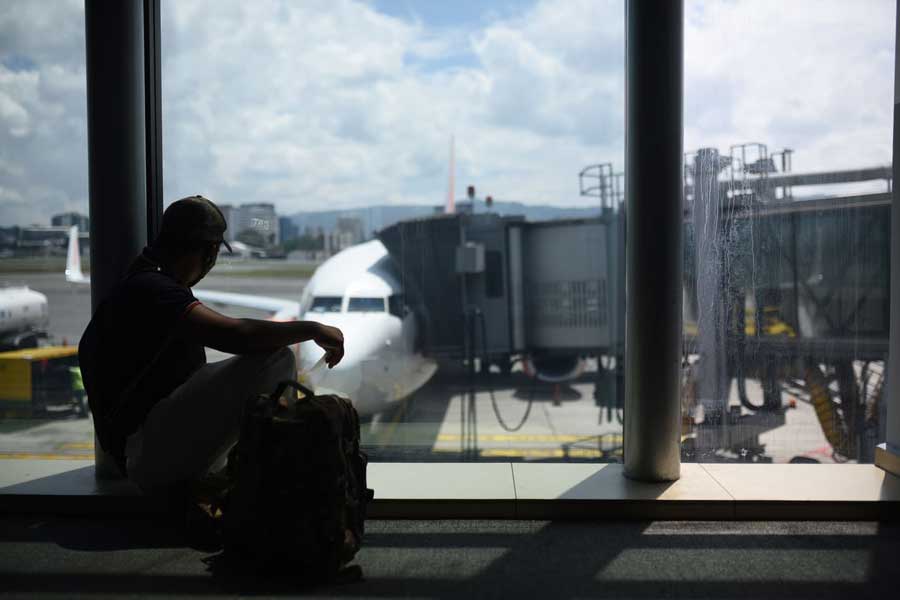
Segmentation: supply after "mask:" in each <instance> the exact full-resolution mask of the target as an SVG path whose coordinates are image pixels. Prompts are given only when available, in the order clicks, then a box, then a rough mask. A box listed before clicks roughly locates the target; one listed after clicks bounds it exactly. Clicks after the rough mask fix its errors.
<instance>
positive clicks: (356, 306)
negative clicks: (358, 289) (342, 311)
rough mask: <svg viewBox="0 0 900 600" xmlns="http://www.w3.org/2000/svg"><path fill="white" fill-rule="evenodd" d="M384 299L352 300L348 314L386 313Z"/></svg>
mask: <svg viewBox="0 0 900 600" xmlns="http://www.w3.org/2000/svg"><path fill="white" fill-rule="evenodd" d="M384 311H385V309H384V298H350V304H349V305H348V306H347V312H384Z"/></svg>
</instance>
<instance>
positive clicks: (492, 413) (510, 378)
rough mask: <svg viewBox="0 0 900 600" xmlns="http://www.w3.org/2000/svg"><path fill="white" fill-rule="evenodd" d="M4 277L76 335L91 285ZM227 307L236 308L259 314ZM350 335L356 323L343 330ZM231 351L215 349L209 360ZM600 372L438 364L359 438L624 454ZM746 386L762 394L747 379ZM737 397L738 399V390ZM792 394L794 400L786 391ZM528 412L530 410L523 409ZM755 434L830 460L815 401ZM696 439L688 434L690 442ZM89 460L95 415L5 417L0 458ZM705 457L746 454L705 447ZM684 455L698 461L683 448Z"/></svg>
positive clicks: (487, 450) (405, 454)
mask: <svg viewBox="0 0 900 600" xmlns="http://www.w3.org/2000/svg"><path fill="white" fill-rule="evenodd" d="M2 282H3V283H9V284H23V283H24V284H26V285H28V286H29V287H31V288H32V289H35V290H37V291H40V292H42V293H44V294H46V295H47V298H48V302H49V305H50V327H49V330H50V333H51V335H52V336H53V338H54V339H55V341H56V342H62V341H66V342H67V343H70V344H76V343H77V342H78V339H79V337H80V334H81V332H82V331H83V329H84V327H85V326H86V325H87V322H88V320H89V315H90V293H89V286H81V287H75V286H72V285H71V284H68V283H66V282H65V280H64V279H63V276H62V274H61V273H60V274H55V273H36V274H22V273H17V274H15V275H13V276H10V277H3V278H2ZM304 284H305V281H304V280H298V279H294V278H285V277H271V278H270V277H246V276H241V277H229V276H227V275H221V274H218V273H216V271H214V272H213V273H212V274H210V276H209V277H208V278H207V279H205V280H204V281H203V283H202V285H201V286H200V287H205V288H207V289H217V290H221V291H228V292H239V293H256V294H260V295H266V296H272V297H279V298H284V299H289V300H296V299H298V298H299V295H300V292H301V290H302V288H303V285H304ZM225 312H230V314H233V315H234V316H262V315H258V314H252V311H251V314H248V312H246V311H245V312H244V313H239V312H237V311H225ZM345 335H353V332H345ZM225 357H227V355H225V354H222V353H216V352H215V351H210V352H209V353H208V359H209V360H210V361H215V360H220V359H222V358H225ZM594 373H595V371H594V370H593V369H592V368H591V367H590V366H589V368H588V369H587V370H586V372H585V373H584V374H583V375H582V376H581V378H579V379H578V380H576V381H574V382H571V383H568V384H562V385H558V386H557V385H551V384H544V383H535V382H534V381H533V380H530V379H528V378H527V377H525V376H524V374H522V373H521V372H520V371H518V370H514V372H513V373H512V374H510V375H507V376H503V375H501V374H500V373H492V374H490V375H484V376H481V375H478V376H476V378H475V381H474V385H470V384H469V380H468V378H467V377H466V376H465V375H457V376H451V375H449V374H447V373H446V372H444V373H443V374H441V373H439V374H438V375H437V376H436V377H435V378H434V379H433V380H432V381H430V382H429V383H428V384H427V385H426V386H424V387H423V388H421V389H420V390H419V391H417V392H416V393H415V394H413V395H412V396H411V397H410V398H408V399H407V400H406V401H405V402H403V403H400V404H399V405H398V406H397V407H396V408H395V409H394V410H391V411H390V412H388V413H383V414H381V415H378V416H376V417H374V418H372V419H371V420H370V421H367V422H366V423H364V425H363V443H364V446H365V448H366V449H367V450H368V451H369V453H370V458H371V460H373V461H460V460H474V461H519V460H524V461H553V462H562V461H603V462H619V461H621V460H622V424H621V413H619V414H617V413H616V412H615V411H613V413H612V414H607V411H606V410H604V409H602V408H601V407H599V406H597V404H596V402H595V400H594V383H593V381H592V377H593V375H594ZM747 386H748V393H749V394H751V395H756V394H757V393H758V394H761V390H760V389H759V386H758V385H757V382H754V381H748V382H747ZM731 395H732V403H733V404H737V403H738V401H737V394H736V390H732V394H731ZM786 400H789V398H787V396H786ZM526 415H527V418H525V419H524V422H522V423H521V425H520V421H523V417H525V416H526ZM770 421H771V427H768V428H766V427H763V428H761V431H762V433H760V434H759V439H758V442H759V444H761V445H763V446H764V447H765V453H764V455H763V459H764V460H772V461H773V462H788V461H790V460H791V459H792V458H794V457H796V456H806V457H808V458H815V459H816V460H819V461H821V462H832V458H831V456H830V455H831V450H830V446H829V445H828V442H827V441H826V440H825V437H824V435H823V434H822V431H821V428H820V427H819V424H818V421H817V419H816V416H815V411H814V410H813V408H812V406H811V405H809V404H807V403H805V402H803V401H797V402H796V408H792V409H786V410H785V411H783V413H778V414H776V415H773V416H772V418H771V419H770ZM689 443H690V442H688V445H689ZM11 457H23V458H31V457H34V458H58V459H63V460H64V459H67V458H70V459H83V458H91V457H93V431H92V426H91V422H90V419H86V418H77V417H75V416H73V415H65V414H60V416H59V418H55V419H51V420H41V421H38V420H27V419H6V420H2V421H0V458H11ZM701 458H702V460H735V459H738V458H740V457H736V456H733V455H729V454H728V453H720V454H719V455H714V454H712V453H706V454H703V455H702V457H701ZM685 460H696V457H695V456H693V455H690V454H686V456H685Z"/></svg>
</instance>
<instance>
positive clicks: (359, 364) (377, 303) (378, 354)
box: [66, 227, 437, 416]
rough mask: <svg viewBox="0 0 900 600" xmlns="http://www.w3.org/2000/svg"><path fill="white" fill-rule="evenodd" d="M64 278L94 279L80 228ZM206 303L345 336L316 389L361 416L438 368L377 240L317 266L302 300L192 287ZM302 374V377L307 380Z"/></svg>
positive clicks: (310, 359)
mask: <svg viewBox="0 0 900 600" xmlns="http://www.w3.org/2000/svg"><path fill="white" fill-rule="evenodd" d="M66 280H67V281H70V282H72V283H75V284H86V283H89V282H90V278H89V277H85V276H84V274H83V273H82V271H81V260H80V256H79V251H78V229H77V227H72V228H71V229H70V230H69V249H68V258H67V261H66ZM193 293H194V296H196V297H197V299H198V300H200V301H201V302H204V303H207V304H213V305H225V306H238V307H246V308H253V309H258V310H263V311H266V312H269V313H271V316H270V319H271V320H275V321H291V320H297V319H302V320H310V321H318V322H321V323H324V324H326V325H331V326H334V327H338V328H340V329H341V331H343V333H344V358H343V359H342V360H341V362H340V363H339V364H338V365H337V366H335V367H334V368H333V369H329V370H327V371H325V372H324V373H323V374H322V377H321V378H320V380H319V381H318V382H317V383H316V386H315V387H316V391H317V392H320V391H321V392H335V393H338V394H341V395H344V396H347V397H349V398H350V399H351V400H352V401H353V403H354V406H355V407H356V410H357V411H358V412H359V414H360V415H361V416H368V415H373V414H375V413H378V412H381V411H383V410H385V409H387V408H389V407H390V406H391V405H392V404H394V403H396V402H398V401H400V400H403V399H405V398H406V397H408V396H409V395H410V394H412V393H413V392H415V391H416V390H417V389H419V388H420V387H422V386H423V385H424V384H425V383H426V382H427V381H428V380H429V379H430V378H431V376H432V375H434V373H435V371H436V370H437V364H436V363H435V362H434V361H433V360H429V359H426V358H424V357H423V356H422V355H421V354H419V353H417V352H415V349H414V341H415V338H416V322H415V316H414V315H413V314H412V312H411V311H409V310H407V309H406V308H405V306H404V305H403V297H402V293H401V288H400V285H399V282H398V281H397V279H396V278H395V277H394V276H393V275H392V274H391V269H390V257H389V256H388V253H387V250H386V249H385V247H384V246H383V245H382V244H381V242H379V241H377V240H374V241H371V242H366V243H364V244H360V245H358V246H353V247H351V248H347V249H346V250H344V251H343V252H340V253H339V254H337V255H335V256H333V257H332V258H330V259H328V260H327V261H325V262H324V263H323V264H322V265H320V266H319V268H318V269H316V272H315V273H314V274H313V276H312V278H311V279H310V280H309V282H308V283H307V285H306V286H305V287H304V290H303V293H302V295H301V298H300V302H299V303H298V302H292V301H289V300H282V299H280V298H271V297H266V296H255V295H250V294H235V293H231V292H221V291H213V290H198V289H194V290H193ZM299 347H300V349H299V360H298V367H299V369H300V370H301V372H302V371H305V370H307V369H310V368H311V367H312V366H313V365H314V364H315V363H316V362H317V361H318V359H319V358H320V357H321V356H322V354H323V351H322V349H321V348H319V347H318V346H316V345H315V344H301V345H300V346H299ZM301 379H303V377H301Z"/></svg>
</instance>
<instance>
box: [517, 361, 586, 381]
mask: <svg viewBox="0 0 900 600" xmlns="http://www.w3.org/2000/svg"><path fill="white" fill-rule="evenodd" d="M523 368H524V369H525V373H526V374H527V375H528V376H529V377H537V378H538V379H539V380H540V381H546V382H548V383H560V382H562V381H569V380H571V379H575V378H576V377H578V376H579V375H581V373H582V372H583V371H584V359H583V358H579V357H578V356H541V357H534V356H528V357H526V358H525V361H524V363H523Z"/></svg>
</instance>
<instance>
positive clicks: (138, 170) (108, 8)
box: [85, 0, 147, 478]
mask: <svg viewBox="0 0 900 600" xmlns="http://www.w3.org/2000/svg"><path fill="white" fill-rule="evenodd" d="M143 10H144V9H143V3H141V2H133V1H127V2H107V1H106V0H86V1H85V33H86V36H85V37H86V43H87V48H86V55H87V112H88V115H87V117H88V118H87V123H88V165H89V166H88V174H89V189H90V215H91V306H92V310H96V309H97V306H98V304H99V303H100V301H101V300H102V299H103V298H104V297H105V296H106V294H107V293H108V292H109V290H110V289H111V288H112V287H113V286H114V285H115V284H116V282H117V281H119V279H120V278H121V277H122V275H123V274H124V273H125V271H126V269H127V268H128V265H129V263H130V262H131V261H132V259H134V257H135V256H137V254H139V253H140V251H141V248H142V247H143V246H144V245H145V244H146V242H147V162H146V119H145V94H144V17H143ZM94 448H95V450H94V457H95V461H96V469H95V471H96V476H97V477H98V478H109V477H116V476H117V475H118V471H117V469H116V468H115V465H114V463H113V461H112V460H111V459H110V458H109V457H108V456H106V455H105V453H103V451H102V450H101V449H100V445H99V443H97V441H96V439H95V443H94Z"/></svg>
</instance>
